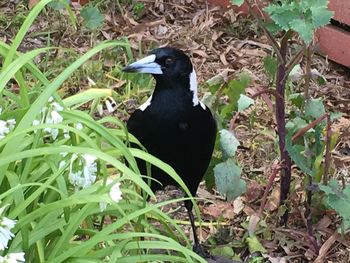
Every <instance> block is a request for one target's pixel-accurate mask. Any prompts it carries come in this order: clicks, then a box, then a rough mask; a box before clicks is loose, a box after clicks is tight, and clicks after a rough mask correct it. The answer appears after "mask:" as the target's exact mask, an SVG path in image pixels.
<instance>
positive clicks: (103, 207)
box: [99, 202, 107, 212]
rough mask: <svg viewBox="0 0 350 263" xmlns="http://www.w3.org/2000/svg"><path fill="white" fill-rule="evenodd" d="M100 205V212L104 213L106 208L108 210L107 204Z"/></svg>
mask: <svg viewBox="0 0 350 263" xmlns="http://www.w3.org/2000/svg"><path fill="white" fill-rule="evenodd" d="M99 205H100V212H103V211H105V210H106V208H107V203H106V202H100V203H99Z"/></svg>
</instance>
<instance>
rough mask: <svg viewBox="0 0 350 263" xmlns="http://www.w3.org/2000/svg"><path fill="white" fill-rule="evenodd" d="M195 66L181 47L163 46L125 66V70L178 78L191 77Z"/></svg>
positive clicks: (158, 76)
mask: <svg viewBox="0 0 350 263" xmlns="http://www.w3.org/2000/svg"><path fill="white" fill-rule="evenodd" d="M192 70H193V67H192V63H191V61H190V59H189V57H188V56H187V55H186V54H185V53H184V52H182V51H181V50H179V49H176V48H171V47H162V48H157V49H154V50H152V51H151V52H150V53H149V55H148V56H147V57H145V58H143V59H140V60H138V61H136V62H134V63H131V64H130V65H128V66H126V67H125V68H123V71H124V72H130V73H131V72H136V73H150V74H152V75H154V77H155V78H156V79H157V78H164V79H176V78H181V77H187V78H188V77H189V76H190V74H191V73H192Z"/></svg>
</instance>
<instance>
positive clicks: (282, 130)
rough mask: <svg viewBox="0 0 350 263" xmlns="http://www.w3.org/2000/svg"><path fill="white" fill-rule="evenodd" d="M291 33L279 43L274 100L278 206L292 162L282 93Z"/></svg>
mask: <svg viewBox="0 0 350 263" xmlns="http://www.w3.org/2000/svg"><path fill="white" fill-rule="evenodd" d="M291 34H292V33H291V31H288V32H287V33H286V34H285V35H284V37H283V38H282V41H281V47H280V54H281V57H282V59H283V61H279V62H278V68H277V78H276V85H277V86H276V91H277V93H278V94H279V95H280V96H281V97H282V98H283V99H280V98H276V122H277V131H278V139H279V149H280V154H281V172H280V175H281V186H280V206H281V205H283V204H284V203H285V200H286V199H287V197H288V192H289V187H290V181H291V174H292V161H291V159H290V156H289V154H288V151H287V149H286V121H285V101H284V91H285V85H286V76H285V74H286V64H287V63H286V57H287V51H288V39H289V37H290V36H291ZM287 220H288V211H286V212H285V213H284V215H282V217H281V220H280V225H285V224H286V223H287Z"/></svg>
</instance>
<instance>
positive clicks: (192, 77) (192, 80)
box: [190, 69, 205, 110]
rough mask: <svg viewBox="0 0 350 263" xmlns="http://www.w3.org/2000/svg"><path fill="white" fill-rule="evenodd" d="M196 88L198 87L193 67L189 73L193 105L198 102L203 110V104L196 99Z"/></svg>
mask: <svg viewBox="0 0 350 263" xmlns="http://www.w3.org/2000/svg"><path fill="white" fill-rule="evenodd" d="M197 89H198V85H197V75H196V71H195V70H194V69H193V70H192V72H191V74H190V90H191V91H192V93H193V98H192V102H193V106H197V105H198V103H199V105H200V106H201V107H202V108H203V109H204V110H205V105H204V104H203V103H202V102H201V101H199V99H198V91H197Z"/></svg>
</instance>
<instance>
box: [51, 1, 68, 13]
mask: <svg viewBox="0 0 350 263" xmlns="http://www.w3.org/2000/svg"><path fill="white" fill-rule="evenodd" d="M67 2H69V1H67ZM48 6H49V7H51V8H52V9H53V10H56V11H58V10H62V9H63V8H64V7H65V4H64V3H63V2H62V0H55V1H52V2H51V3H49V4H48Z"/></svg>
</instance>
